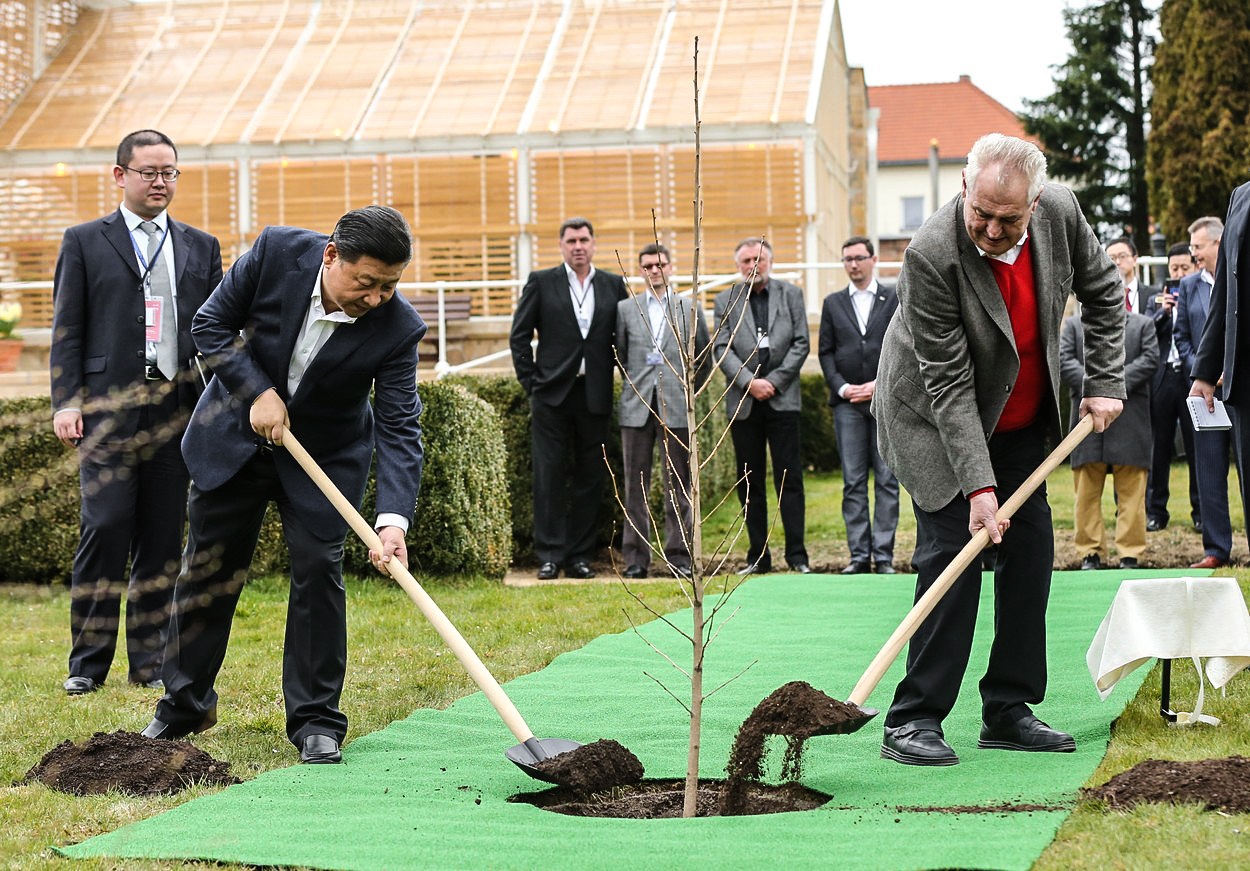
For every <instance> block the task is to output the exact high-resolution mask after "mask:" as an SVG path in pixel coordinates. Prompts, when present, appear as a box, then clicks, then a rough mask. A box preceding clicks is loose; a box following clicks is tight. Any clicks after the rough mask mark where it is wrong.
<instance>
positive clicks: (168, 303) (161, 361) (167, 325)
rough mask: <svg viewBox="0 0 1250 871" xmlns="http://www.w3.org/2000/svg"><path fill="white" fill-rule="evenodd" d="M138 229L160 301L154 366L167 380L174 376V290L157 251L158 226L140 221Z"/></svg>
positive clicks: (159, 237)
mask: <svg viewBox="0 0 1250 871" xmlns="http://www.w3.org/2000/svg"><path fill="white" fill-rule="evenodd" d="M139 228H140V229H142V230H143V232H145V233H147V234H148V253H147V258H148V264H149V265H150V266H151V271H150V272H149V273H148V278H149V279H150V281H151V285H150V286H151V293H152V297H153V298H154V299H159V300H161V340H160V342H158V343H157V345H156V368H158V369H160V370H161V374H162V375H164V376H165V377H166V378H167V379H168V380H170V381H173V380H174V379H175V378H176V377H177V375H178V325H177V324H176V323H175V322H174V291H173V287H172V286H171V285H170V283H169V267H167V266H166V265H165V257H164V252H161V253H160V254H159V255H158V253H157V251H158V248H159V246H160V244H161V232H160V227H158V226H156V224H154V223H153V222H152V221H143V222H141V223H140V224H139Z"/></svg>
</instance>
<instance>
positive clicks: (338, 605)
mask: <svg viewBox="0 0 1250 871" xmlns="http://www.w3.org/2000/svg"><path fill="white" fill-rule="evenodd" d="M270 501H273V502H275V503H276V504H277V509H278V513H279V516H280V517H281V518H282V533H283V536H284V537H285V539H286V543H287V548H288V549H289V551H290V556H291V589H290V596H289V600H288V603H287V615H286V637H285V639H284V642H283V652H282V697H283V702H284V704H285V709H286V732H287V737H288V738H290V740H291V743H293V744H295V745H296V746H299V745H300V743H301V742H302V741H303V740H304V739H305V738H307V737H308V736H309V735H315V734H321V735H330V736H332V737H333V738H334V739H335V740H337V741H339V742H340V743H341V742H342V741H343V738H344V737H345V736H346V734H347V717H345V716H344V715H343V713H342V712H341V711H340V710H339V697H340V696H341V694H342V691H343V678H344V675H345V674H346V671H347V601H346V594H345V590H344V586H343V571H342V569H343V537H344V536H343V534H342V533H340V534H339V535H338V537H337V538H335V539H334V540H332V541H326V540H325V539H324V538H322V537H320V536H318V534H317V531H316V530H314V529H311V528H309V527H308V526H307V525H306V524H305V523H304V521H303V519H302V517H301V514H300V510H299V506H298V505H295V504H293V503H292V501H291V500H290V499H289V498H288V497H287V495H286V493H285V491H284V490H283V487H282V483H281V481H280V480H279V478H278V474H277V470H276V469H275V467H274V461H273V454H272V452H271V451H269V450H263V451H260V452H258V453H257V455H256V456H255V457H253V458H252V459H251V460H249V461H248V462H247V464H246V465H245V466H244V467H243V468H242V469H240V470H239V472H238V474H236V475H235V476H234V477H233V478H231V479H230V480H229V481H227V482H226V483H225V484H223V485H221V486H220V487H217V488H216V489H213V490H200V489H199V488H198V487H196V486H194V485H192V487H191V501H190V530H189V533H188V539H187V550H186V555H185V558H184V560H183V569H182V573H181V574H180V575H179V576H178V584H177V587H176V588H175V590H174V611H173V619H172V620H171V621H170V626H169V642H168V645H167V647H166V650H165V668H164V673H163V675H162V676H163V679H164V681H165V697H164V698H163V699H161V701H160V703H159V704H158V705H157V707H156V716H157V717H158V718H159V719H160V720H162V721H164V722H166V723H171V724H180V725H195V724H198V723H200V722H201V721H202V720H203V719H204V717H205V716H206V715H207V714H208V712H209V711H212V710H213V709H215V708H216V706H217V691H216V689H215V688H214V684H215V682H216V679H217V674H218V672H220V671H221V667H222V663H223V662H224V661H225V658H226V646H227V643H228V642H229V640H230V627H231V623H232V622H233V619H234V612H235V608H236V606H237V605H238V602H239V596H240V594H241V593H242V591H243V584H244V582H245V581H246V580H247V575H248V569H249V567H250V566H251V564H252V555H253V553H254V552H255V550H256V542H257V538H258V537H259V535H260V528H261V521H262V520H263V519H264V516H265V509H266V508H267V507H268V505H269V502H270Z"/></svg>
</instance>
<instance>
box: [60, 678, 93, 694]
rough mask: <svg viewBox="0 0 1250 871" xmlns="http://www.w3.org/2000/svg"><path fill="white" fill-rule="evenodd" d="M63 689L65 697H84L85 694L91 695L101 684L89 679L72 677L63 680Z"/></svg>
mask: <svg viewBox="0 0 1250 871" xmlns="http://www.w3.org/2000/svg"><path fill="white" fill-rule="evenodd" d="M61 686H62V687H63V688H64V689H65V693H66V695H70V696H85V695H86V694H87V693H93V692H95V691H96V690H98V689H99V688H100V687H102V686H103V684H99V683H96V682H95V681H94V680H92V679H91V678H89V677H83V676H82V675H74V676H73V677H68V678H66V679H65V683H63V684H62V685H61Z"/></svg>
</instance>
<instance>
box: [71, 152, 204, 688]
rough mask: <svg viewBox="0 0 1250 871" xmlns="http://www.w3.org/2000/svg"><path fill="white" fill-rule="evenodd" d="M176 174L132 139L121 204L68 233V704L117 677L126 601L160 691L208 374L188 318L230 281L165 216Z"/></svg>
mask: <svg viewBox="0 0 1250 871" xmlns="http://www.w3.org/2000/svg"><path fill="white" fill-rule="evenodd" d="M177 163H178V152H177V149H176V148H175V147H174V143H173V142H172V141H171V140H170V139H169V137H168V136H166V135H165V134H163V133H159V132H157V131H155V130H138V131H136V132H134V133H131V134H130V135H129V136H127V137H126V138H125V139H123V140H122V141H121V144H119V145H118V147H117V164H116V165H115V166H114V167H113V180H114V182H115V183H116V185H117V187H118V188H119V189H120V190H121V195H122V202H121V205H120V206H119V207H118V209H117V211H115V212H112V213H111V214H109V215H106V216H104V217H103V218H98V219H97V220H94V221H89V222H87V223H85V224H80V225H78V226H76V227H70V228H69V229H68V230H66V231H65V237H64V240H63V241H62V243H61V252H60V255H59V256H58V258H57V262H56V274H55V282H54V286H53V291H52V294H53V300H54V313H53V320H52V348H51V355H50V365H51V370H52V408H53V418H52V425H53V429H54V431H55V433H56V436H57V438H59V439H60V440H61V441H62V442H64V443H65V444H66V445H72V446H76V447H77V451H78V461H79V481H80V487H81V498H82V506H81V515H80V523H79V536H80V537H79V541H78V550H77V552H76V553H75V555H74V568H73V575H72V578H71V587H70V589H71V601H70V626H71V635H72V640H71V647H70V655H69V678H68V679H67V680H66V681H65V683H64V690H65V692H66V693H68V694H69V695H82V694H84V693H89V692H92V691H94V690H97V689H99V688H100V686H101V685H102V684H103V683H104V681H105V679H106V678H107V677H108V673H109V666H110V665H111V664H112V661H113V653H114V650H115V649H116V646H117V633H118V621H119V615H120V609H121V600H122V596H123V594H124V595H125V598H126V654H127V661H128V664H129V675H128V677H129V679H130V682H131V683H134V684H139V685H142V686H146V687H151V688H159V687H160V686H161V680H160V674H161V661H162V652H163V650H164V647H165V634H166V627H167V625H168V622H169V607H170V600H171V596H172V594H173V588H174V579H175V578H176V576H177V574H178V564H179V559H180V556H181V552H182V535H183V524H184V520H185V516H186V505H187V487H188V483H189V476H188V473H187V467H186V464H185V463H184V462H183V458H182V451H181V447H180V442H181V440H182V435H183V432H184V430H185V429H186V425H187V419H188V417H189V415H190V413H191V410H192V409H193V408H194V406H195V402H196V398H197V396H198V390H197V384H196V382H197V381H198V380H199V379H200V377H201V376H200V375H199V374H198V369H197V368H196V367H195V366H194V363H193V359H192V358H193V357H194V356H195V347H194V344H193V343H192V340H191V319H192V318H193V317H194V315H195V313H196V311H197V310H198V309H199V307H200V305H201V304H202V303H203V302H204V301H205V300H206V299H207V298H208V295H209V294H210V293H211V292H212V290H213V288H215V287H216V286H217V285H218V283H220V281H221V275H222V272H221V247H220V245H219V244H218V242H217V239H215V238H214V237H213V236H210V235H209V234H208V233H205V232H203V231H201V230H197V229H196V228H194V227H191V226H189V225H187V224H183V223H181V222H179V221H175V220H174V219H173V218H171V217H169V215H168V212H167V209H168V208H169V204H170V203H171V202H172V201H173V198H174V192H175V191H176V190H177V187H178V176H179V170H178V166H177ZM199 386H200V387H202V386H203V382H202V381H200V383H199ZM128 560H129V561H130V574H129V578H127V575H126V564H127V561H128Z"/></svg>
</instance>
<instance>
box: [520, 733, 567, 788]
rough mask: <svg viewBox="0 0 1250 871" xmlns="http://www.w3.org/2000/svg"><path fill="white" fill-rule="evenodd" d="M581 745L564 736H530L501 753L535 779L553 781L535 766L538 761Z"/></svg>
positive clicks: (553, 781) (546, 781) (553, 780)
mask: <svg viewBox="0 0 1250 871" xmlns="http://www.w3.org/2000/svg"><path fill="white" fill-rule="evenodd" d="M581 746H582V745H581V744H578V743H577V742H576V741H567V740H565V739H564V738H530V739H529V740H527V741H525V742H524V743H522V744H517V745H516V746H515V747H509V748H508V749H507V750H505V751H504V753H503V755H504V756H507V757H508V759H509V760H511V761H512V764H514V765H515V766H516V767H517V768H519V769H521V770H522V771H524V772H525V773H526V774H528V775H529V776H530V777H532V778H534V779H535V780H541V781H544V782H545V783H555V782H556V781H555V779H554V778H553V777H552V776H551V775H549V774H546V773H544V772H543V771H542V770H541V769H539V768H538V767H537V766H538V763H540V762H542V761H544V760H546V759H550V758H552V757H553V756H559V755H560V754H561V753H568V752H569V751H570V750H576V749H577V748H578V747H581Z"/></svg>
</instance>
